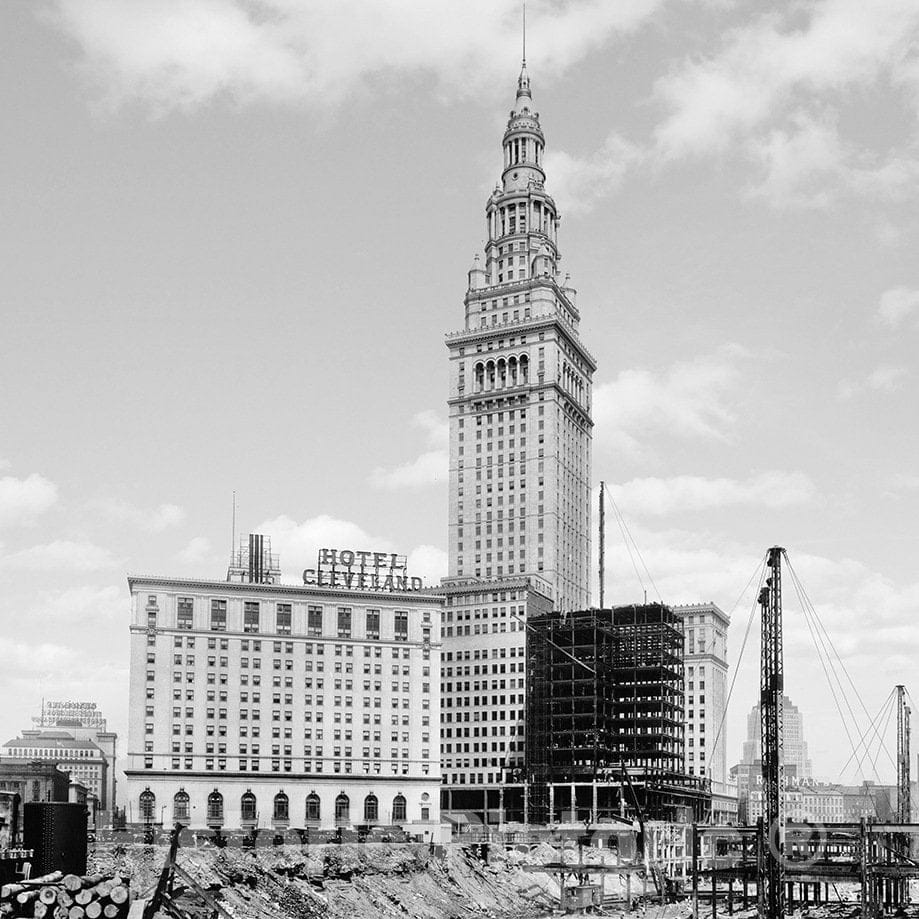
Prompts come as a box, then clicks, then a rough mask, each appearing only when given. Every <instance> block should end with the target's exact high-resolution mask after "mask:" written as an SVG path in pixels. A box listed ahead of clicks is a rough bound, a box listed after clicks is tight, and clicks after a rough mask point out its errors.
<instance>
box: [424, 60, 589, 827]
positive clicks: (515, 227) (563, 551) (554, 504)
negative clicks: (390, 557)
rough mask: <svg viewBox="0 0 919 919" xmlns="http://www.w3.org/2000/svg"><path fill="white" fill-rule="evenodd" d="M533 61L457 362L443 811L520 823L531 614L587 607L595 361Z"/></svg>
mask: <svg viewBox="0 0 919 919" xmlns="http://www.w3.org/2000/svg"><path fill="white" fill-rule="evenodd" d="M532 105H533V100H532V95H531V92H530V79H529V76H528V74H527V69H526V61H525V60H524V62H523V66H522V68H521V71H520V77H519V79H518V81H517V99H516V103H515V105H514V109H513V110H512V111H511V113H510V119H509V121H508V124H507V130H506V131H505V132H504V139H503V142H502V146H503V153H504V165H503V169H502V172H501V178H500V181H499V183H498V184H497V185H496V187H495V190H494V191H493V192H492V194H491V196H490V197H489V198H488V201H487V202H486V205H485V219H486V227H487V242H486V244H485V252H484V262H483V261H482V260H481V259H480V257H479V256H476V259H475V263H474V264H473V266H472V269H471V270H470V272H469V287H468V289H467V291H466V298H465V307H466V309H465V323H464V327H463V329H462V330H461V331H459V332H453V333H451V334H449V335H448V336H447V347H448V349H449V352H450V367H451V374H450V395H449V400H448V404H449V409H450V509H449V576H448V577H447V578H445V579H444V582H443V592H444V593H445V594H446V595H447V606H446V609H445V610H444V620H443V623H444V625H443V642H444V644H443V652H444V653H443V669H442V682H441V693H442V700H443V717H442V731H441V761H442V771H443V777H444V785H445V787H444V793H443V795H442V805H443V807H444V809H445V810H446V811H448V812H450V811H464V810H470V809H471V810H474V811H476V812H478V813H480V814H483V816H484V818H485V819H486V821H487V822H490V823H499V822H501V821H503V820H505V819H523V813H524V804H523V800H524V797H525V794H524V791H523V785H522V768H523V755H524V744H525V731H526V728H525V724H524V713H525V703H526V698H525V697H526V680H525V670H526V666H525V664H526V640H527V633H526V625H525V623H526V619H527V618H528V617H529V616H532V615H537V614H543V613H546V612H548V611H549V610H551V609H552V608H555V609H557V610H563V611H571V610H578V609H585V608H586V607H587V606H588V604H589V599H590V575H589V560H590V447H591V429H592V426H593V422H592V420H591V415H590V406H591V379H592V375H593V372H594V370H595V369H596V363H595V361H594V359H593V357H591V355H590V353H589V352H588V351H587V349H586V348H585V347H584V345H583V344H582V343H581V341H580V338H579V335H578V323H579V321H580V314H579V312H578V308H577V304H576V296H575V293H576V292H575V290H574V288H573V287H571V285H570V284H569V282H568V278H567V276H565V277H562V276H561V275H560V274H559V269H558V266H559V261H560V255H559V250H558V225H559V215H558V210H557V208H556V205H555V201H554V200H553V199H552V197H551V195H550V194H549V193H548V192H547V191H546V186H545V180H546V175H545V172H544V169H543V163H544V151H545V138H544V136H543V133H542V128H541V127H540V124H539V115H538V114H537V113H536V112H535V111H533V109H532Z"/></svg>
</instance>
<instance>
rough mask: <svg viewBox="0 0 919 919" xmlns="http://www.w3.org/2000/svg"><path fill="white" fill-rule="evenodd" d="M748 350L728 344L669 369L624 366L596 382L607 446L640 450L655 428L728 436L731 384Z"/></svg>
mask: <svg viewBox="0 0 919 919" xmlns="http://www.w3.org/2000/svg"><path fill="white" fill-rule="evenodd" d="M745 354H746V352H745V351H744V350H743V349H742V348H740V347H739V346H737V345H726V346H725V347H723V348H721V349H720V350H719V351H717V352H716V353H715V354H710V355H701V356H699V357H697V358H695V359H693V360H691V361H679V362H678V363H676V364H674V365H673V366H672V367H670V368H668V369H667V370H665V371H663V372H658V373H655V372H653V371H650V370H623V371H622V372H621V373H620V374H619V375H618V377H616V379H615V380H613V381H611V382H607V383H600V384H599V385H597V386H595V388H594V403H593V408H594V421H595V422H596V428H595V431H596V437H597V440H598V442H599V444H600V445H601V446H607V447H613V448H616V449H619V450H624V451H627V452H629V453H631V454H640V453H641V452H642V451H643V449H644V441H645V439H646V438H647V437H648V436H649V435H652V434H670V435H676V436H679V437H704V438H713V439H716V440H722V441H723V440H726V439H727V431H728V429H729V427H730V425H731V424H732V422H733V420H734V415H733V412H732V410H731V407H730V405H729V394H730V391H731V387H732V386H733V384H734V383H735V382H736V380H737V379H738V377H739V369H738V367H737V361H738V359H739V358H740V357H743V356H745Z"/></svg>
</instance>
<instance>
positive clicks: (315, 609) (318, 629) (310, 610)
mask: <svg viewBox="0 0 919 919" xmlns="http://www.w3.org/2000/svg"><path fill="white" fill-rule="evenodd" d="M306 634H307V635H313V636H316V635H321V634H322V607H321V606H308V607H307V608H306Z"/></svg>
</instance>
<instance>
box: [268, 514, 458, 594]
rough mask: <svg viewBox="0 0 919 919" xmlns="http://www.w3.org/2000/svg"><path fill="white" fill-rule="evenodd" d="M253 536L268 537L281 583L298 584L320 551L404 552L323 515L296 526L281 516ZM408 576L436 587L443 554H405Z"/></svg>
mask: <svg viewBox="0 0 919 919" xmlns="http://www.w3.org/2000/svg"><path fill="white" fill-rule="evenodd" d="M255 532H258V533H264V534H265V535H266V536H270V537H271V550H272V552H277V553H279V554H280V556H281V570H282V572H283V576H284V579H285V580H287V581H289V582H296V583H300V582H301V580H302V574H303V569H304V568H314V567H315V566H316V559H317V557H318V555H319V550H320V549H335V548H339V549H356V550H361V549H363V550H367V551H374V552H405V551H406V550H405V547H400V546H397V545H395V544H394V542H393V541H392V539H389V538H387V537H381V536H374V535H372V534H370V533H368V532H367V531H366V530H365V529H363V527H361V526H360V525H358V524H356V523H353V522H352V521H350V520H340V519H338V518H337V517H331V516H329V515H327V514H321V515H320V516H318V517H311V518H310V519H308V520H304V521H303V522H302V523H298V522H297V521H295V520H292V519H291V518H290V517H287V516H281V517H276V518H275V519H274V520H266V521H265V522H264V523H261V524H260V525H259V526H258V527H256V530H255ZM406 555H407V564H408V573H409V574H410V575H412V576H415V577H421V578H424V579H425V582H426V584H428V585H429V586H430V585H433V584H436V583H437V582H438V581H439V580H440V578H441V577H443V576H444V575H445V574H446V573H447V554H446V552H444V551H443V550H442V549H440V548H438V547H437V546H429V545H420V546H416V547H415V548H413V549H411V550H409V551H408V552H406Z"/></svg>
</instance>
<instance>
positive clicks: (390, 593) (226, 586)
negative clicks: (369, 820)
mask: <svg viewBox="0 0 919 919" xmlns="http://www.w3.org/2000/svg"><path fill="white" fill-rule="evenodd" d="M127 581H128V588H129V589H130V590H133V589H134V586H135V585H143V584H149V585H153V586H157V587H175V588H177V589H181V588H189V589H191V588H195V589H201V590H207V591H209V592H210V593H240V594H250V595H251V594H258V595H260V596H264V595H265V594H276V595H278V596H300V597H334V598H342V597H345V598H351V599H354V598H355V597H365V598H370V599H372V600H374V601H376V602H378V603H383V602H389V603H392V602H393V601H394V600H397V601H399V602H400V603H412V602H417V601H424V602H425V603H428V604H430V605H432V606H436V605H439V604H441V603H442V602H443V599H444V598H443V595H442V594H437V593H432V592H431V591H432V590H433V588H424V589H422V590H385V591H375V590H347V589H346V588H335V587H318V586H314V585H311V586H309V587H307V586H306V585H302V586H301V585H299V584H244V583H240V582H238V581H216V580H205V579H201V578H171V577H167V576H163V575H141V574H128V575H127Z"/></svg>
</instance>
